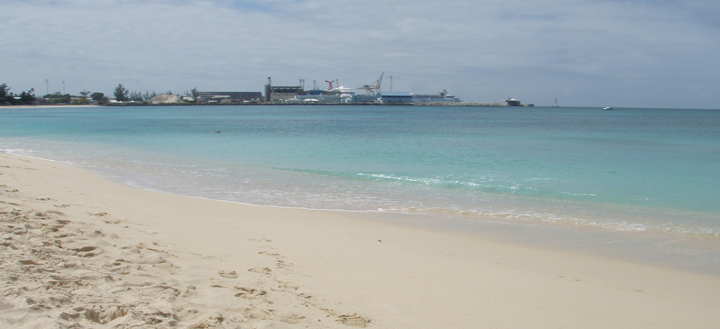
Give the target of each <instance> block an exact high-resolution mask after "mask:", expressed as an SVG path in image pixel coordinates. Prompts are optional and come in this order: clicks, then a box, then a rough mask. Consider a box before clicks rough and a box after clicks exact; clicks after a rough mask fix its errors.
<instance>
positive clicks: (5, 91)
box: [0, 83, 37, 105]
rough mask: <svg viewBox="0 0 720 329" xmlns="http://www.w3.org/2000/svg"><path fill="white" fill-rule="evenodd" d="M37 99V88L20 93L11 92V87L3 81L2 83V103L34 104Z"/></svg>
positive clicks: (0, 97)
mask: <svg viewBox="0 0 720 329" xmlns="http://www.w3.org/2000/svg"><path fill="white" fill-rule="evenodd" d="M36 100H37V99H36V98H35V89H34V88H33V89H30V90H28V91H23V92H21V93H20V94H14V93H12V92H10V87H8V85H7V84H5V83H3V84H1V85H0V104H2V105H4V104H10V105H28V104H34V103H35V101H36Z"/></svg>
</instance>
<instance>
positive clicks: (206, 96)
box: [197, 91, 263, 104]
mask: <svg viewBox="0 0 720 329" xmlns="http://www.w3.org/2000/svg"><path fill="white" fill-rule="evenodd" d="M262 99H263V96H262V93H261V92H259V91H201V92H198V97H197V102H198V103H200V104H234V103H247V102H259V101H261V100H262Z"/></svg>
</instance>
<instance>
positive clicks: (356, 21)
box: [0, 0, 720, 109]
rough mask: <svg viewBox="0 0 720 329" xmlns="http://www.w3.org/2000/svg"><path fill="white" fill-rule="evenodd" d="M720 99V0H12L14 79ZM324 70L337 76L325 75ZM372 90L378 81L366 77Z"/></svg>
mask: <svg viewBox="0 0 720 329" xmlns="http://www.w3.org/2000/svg"><path fill="white" fill-rule="evenodd" d="M382 72H385V77H384V79H383V84H382V89H383V90H389V88H390V77H389V76H390V75H392V76H393V81H392V87H393V90H394V91H413V92H418V93H421V92H426V93H436V92H438V91H440V90H442V89H447V90H448V91H449V92H450V93H451V94H454V95H456V96H458V97H460V98H461V99H463V100H464V101H470V102H498V101H500V100H501V99H504V98H505V97H508V96H512V97H514V98H517V99H520V100H521V101H523V102H524V103H535V104H536V105H538V106H543V105H552V104H553V102H554V100H555V98H557V100H558V103H559V104H560V105H561V106H606V105H613V106H617V107H671V108H713V109H718V108H720V1H718V0H693V1H680V0H654V1H651V0H546V1H530V0H503V1H483V0H478V1H456V0H445V1H428V0H383V1H379V0H364V1H341V0H335V1H330V0H266V1H260V0H246V1H232V0H198V1H192V0H164V1H163V0H150V1H133V0H116V1H111V0H25V1H21V0H0V83H7V84H8V85H9V86H10V87H12V91H14V92H18V93H19V92H20V91H23V90H28V89H30V88H35V90H36V95H43V94H45V92H46V82H45V80H46V79H47V80H48V82H49V83H48V85H49V88H48V89H49V91H50V92H51V93H53V92H57V91H60V92H62V91H63V81H65V91H66V92H67V93H71V94H78V93H79V92H80V91H83V90H88V91H93V92H95V91H99V92H104V93H105V94H110V95H111V94H112V91H113V90H114V88H115V86H117V85H118V83H122V84H123V85H124V86H125V87H126V88H127V89H129V90H133V91H140V92H144V91H156V92H158V93H162V92H166V91H173V92H175V93H180V92H184V91H186V90H190V89H192V88H193V87H197V88H198V89H199V90H201V91H263V85H264V84H265V83H266V82H267V78H268V77H272V79H273V83H274V84H275V85H297V84H298V81H299V79H305V85H306V87H308V88H311V87H312V85H313V80H315V81H317V82H318V84H319V85H320V86H321V87H323V88H326V87H327V84H326V83H324V81H325V80H334V79H339V80H340V82H341V83H343V84H344V85H345V86H347V87H352V88H358V87H361V86H362V85H364V84H370V83H372V82H373V81H375V80H377V79H378V77H379V76H380V74H381V73H382ZM321 82H322V83H321ZM358 92H362V91H360V90H359V91H358Z"/></svg>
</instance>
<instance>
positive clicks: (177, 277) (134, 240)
mask: <svg viewBox="0 0 720 329" xmlns="http://www.w3.org/2000/svg"><path fill="white" fill-rule="evenodd" d="M0 180H1V181H2V182H1V183H0V185H2V189H0V213H2V215H1V217H0V218H1V219H2V222H1V224H2V236H3V244H2V246H0V248H2V250H3V252H2V259H1V260H2V261H1V262H0V273H1V274H2V275H3V277H4V279H5V280H3V281H4V283H2V284H1V286H0V287H2V289H0V291H3V292H4V293H3V295H0V323H2V324H7V325H11V326H18V327H32V326H51V325H57V324H62V325H72V324H80V325H83V326H97V325H106V326H107V327H114V326H121V325H137V326H140V327H147V328H150V327H157V326H179V327H193V326H195V327H206V328H210V327H223V326H224V327H233V326H237V325H240V326H251V327H259V326H266V327H288V328H295V327H297V328H305V327H310V328H348V327H369V328H409V327H415V328H440V327H453V328H477V327H534V328H558V327H582V328H608V327H613V328H631V327H632V328H677V327H693V328H713V327H714V326H715V325H716V324H717V323H718V322H720V315H717V314H716V310H717V309H718V308H719V307H720V301H719V300H718V299H717V298H716V296H717V295H718V293H720V276H717V275H707V274H701V273H692V272H686V271H680V270H674V269H669V268H663V267H656V266H648V265H643V264H637V263H630V262H625V261H618V260H612V259H607V258H602V257H597V256H592V255H584V254H578V253H573V252H567V251H560V250H553V249H550V248H536V247H529V246H526V245H521V244H511V243H500V242H496V241H491V240H488V239H483V238H481V237H476V236H467V235H463V234H455V233H449V232H438V231H430V230H424V229H421V228H417V227H416V228H413V227H406V226H401V225H397V224H392V223H388V222H381V221H376V220H372V218H370V219H368V218H367V216H370V215H372V214H363V215H362V216H359V215H358V214H352V213H339V212H331V211H317V210H298V209H284V208H270V207H262V206H249V205H240V204H236V203H230V202H221V201H213V200H207V199H199V198H191V197H184V196H178V195H171V194H165V193H160V192H152V191H147V190H140V189H136V188H132V187H128V186H123V185H119V184H115V183H111V182H108V181H105V180H102V179H100V178H98V177H97V176H95V175H93V174H90V173H88V172H86V171H83V170H80V169H76V168H71V167H67V166H65V165H62V164H60V163H57V162H51V161H45V160H39V159H35V158H26V157H19V156H13V155H8V154H0Z"/></svg>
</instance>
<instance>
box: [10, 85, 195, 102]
mask: <svg viewBox="0 0 720 329" xmlns="http://www.w3.org/2000/svg"><path fill="white" fill-rule="evenodd" d="M10 89H11V88H10V87H9V86H8V85H7V84H6V83H3V84H2V85H0V105H40V104H72V105H87V104H98V105H106V104H110V103H117V102H121V103H122V102H125V103H135V104H148V103H150V100H152V99H153V97H156V96H158V95H161V94H158V93H156V92H155V91H154V90H153V91H145V92H141V91H132V90H128V89H126V88H125V86H123V84H122V83H120V84H118V85H117V87H115V90H114V92H113V95H112V96H113V97H114V98H112V99H111V98H109V97H107V96H105V94H104V93H101V92H90V91H86V90H84V91H81V92H80V94H79V95H70V94H63V93H60V92H55V93H48V94H47V95H44V96H42V97H36V96H35V89H34V88H33V89H30V90H28V91H23V92H21V93H20V94H15V93H13V92H11V91H10ZM165 94H173V92H172V91H168V92H166V93H165ZM198 94H199V92H198V90H197V88H193V89H192V90H189V91H185V92H184V94H183V95H184V96H186V97H192V98H193V99H196V98H197V96H198Z"/></svg>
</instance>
